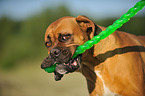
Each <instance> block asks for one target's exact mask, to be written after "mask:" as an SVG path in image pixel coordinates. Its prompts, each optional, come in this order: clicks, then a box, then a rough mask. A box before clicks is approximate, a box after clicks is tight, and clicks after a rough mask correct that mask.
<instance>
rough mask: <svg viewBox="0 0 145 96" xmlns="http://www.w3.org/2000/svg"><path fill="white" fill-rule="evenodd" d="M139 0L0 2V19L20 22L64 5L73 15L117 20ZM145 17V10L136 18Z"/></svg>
mask: <svg viewBox="0 0 145 96" xmlns="http://www.w3.org/2000/svg"><path fill="white" fill-rule="evenodd" d="M138 1H140V0H0V17H2V16H3V15H6V16H8V17H10V18H12V19H17V20H21V19H24V18H27V17H28V16H31V15H33V14H37V13H39V12H41V11H42V10H44V9H46V8H52V7H53V8H54V7H57V6H59V5H62V4H64V5H65V6H67V8H68V9H69V10H70V11H71V12H72V13H73V14H74V15H76V16H77V15H86V16H92V17H94V18H96V19H105V18H114V17H117V18H119V17H120V16H121V15H123V14H124V13H126V12H127V10H128V9H129V8H131V7H133V6H134V5H135V3H136V2H138ZM142 15H145V8H144V9H143V10H141V11H140V12H139V13H138V14H137V16H142Z"/></svg>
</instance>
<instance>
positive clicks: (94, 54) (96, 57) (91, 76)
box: [81, 26, 116, 93]
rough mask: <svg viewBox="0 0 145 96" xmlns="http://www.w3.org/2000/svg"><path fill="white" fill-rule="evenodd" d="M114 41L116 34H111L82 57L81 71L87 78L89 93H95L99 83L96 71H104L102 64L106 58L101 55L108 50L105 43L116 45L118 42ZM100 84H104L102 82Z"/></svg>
mask: <svg viewBox="0 0 145 96" xmlns="http://www.w3.org/2000/svg"><path fill="white" fill-rule="evenodd" d="M99 27H100V26H99ZM100 28H101V29H102V30H105V28H104V27H100ZM92 34H94V33H92ZM92 37H93V36H92ZM92 37H91V38H92ZM110 37H111V39H110ZM114 39H116V38H115V36H114V34H111V35H110V36H109V37H107V38H105V39H104V40H102V41H101V42H99V43H98V44H96V45H94V47H92V48H91V49H89V50H87V51H86V52H85V53H83V55H82V67H81V69H82V74H83V75H84V76H85V77H86V80H87V85H88V89H89V93H92V92H93V91H94V89H95V88H96V83H98V82H97V79H98V74H97V73H96V69H97V70H99V72H100V71H102V70H103V69H104V67H103V63H102V62H103V61H104V57H101V56H100V54H102V53H104V52H105V51H106V49H107V48H106V47H105V46H107V45H108V44H105V43H107V42H112V43H115V42H116V40H114ZM112 45H114V44H112ZM112 47H114V46H111V45H110V48H108V49H111V48H112ZM99 78H100V77H99ZM100 84H102V82H101V83H100ZM100 89H101V88H100ZM93 93H94V92H93Z"/></svg>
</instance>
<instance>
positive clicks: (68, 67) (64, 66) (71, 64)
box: [56, 55, 81, 74]
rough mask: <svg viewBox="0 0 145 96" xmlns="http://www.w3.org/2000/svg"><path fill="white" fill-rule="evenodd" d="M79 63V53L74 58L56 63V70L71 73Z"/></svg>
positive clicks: (60, 72)
mask: <svg viewBox="0 0 145 96" xmlns="http://www.w3.org/2000/svg"><path fill="white" fill-rule="evenodd" d="M80 63H81V55H78V56H77V57H76V58H74V59H71V60H69V61H68V62H66V63H61V64H56V71H57V72H58V73H59V74H66V73H69V72H70V73H71V72H74V71H75V70H77V69H78V68H79V66H80Z"/></svg>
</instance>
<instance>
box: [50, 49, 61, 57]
mask: <svg viewBox="0 0 145 96" xmlns="http://www.w3.org/2000/svg"><path fill="white" fill-rule="evenodd" d="M60 52H61V51H60V50H59V49H58V48H54V49H52V50H51V51H50V55H51V56H55V57H58V56H59V54H60Z"/></svg>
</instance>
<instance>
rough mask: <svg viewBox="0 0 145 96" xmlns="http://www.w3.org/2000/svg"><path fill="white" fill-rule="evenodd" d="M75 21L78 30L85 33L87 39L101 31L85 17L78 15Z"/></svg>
mask: <svg viewBox="0 0 145 96" xmlns="http://www.w3.org/2000/svg"><path fill="white" fill-rule="evenodd" d="M76 21H77V23H78V24H79V26H80V28H81V29H82V30H83V31H84V32H86V33H87V35H88V37H89V39H90V38H91V37H92V36H90V35H93V36H94V35H97V34H99V32H101V29H100V28H99V27H98V26H97V25H96V24H95V23H94V22H93V21H92V20H90V19H89V18H88V17H86V16H81V15H79V16H78V17H76ZM91 33H93V34H91Z"/></svg>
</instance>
